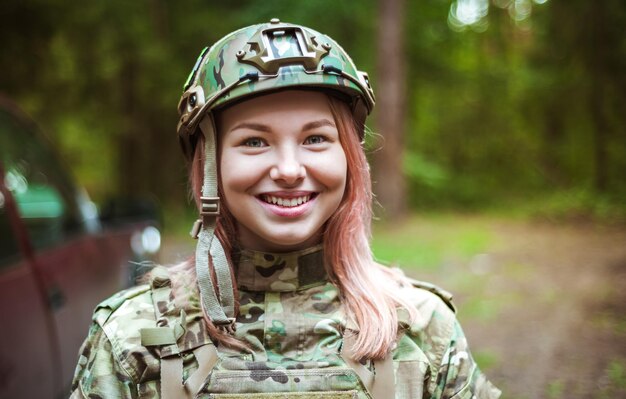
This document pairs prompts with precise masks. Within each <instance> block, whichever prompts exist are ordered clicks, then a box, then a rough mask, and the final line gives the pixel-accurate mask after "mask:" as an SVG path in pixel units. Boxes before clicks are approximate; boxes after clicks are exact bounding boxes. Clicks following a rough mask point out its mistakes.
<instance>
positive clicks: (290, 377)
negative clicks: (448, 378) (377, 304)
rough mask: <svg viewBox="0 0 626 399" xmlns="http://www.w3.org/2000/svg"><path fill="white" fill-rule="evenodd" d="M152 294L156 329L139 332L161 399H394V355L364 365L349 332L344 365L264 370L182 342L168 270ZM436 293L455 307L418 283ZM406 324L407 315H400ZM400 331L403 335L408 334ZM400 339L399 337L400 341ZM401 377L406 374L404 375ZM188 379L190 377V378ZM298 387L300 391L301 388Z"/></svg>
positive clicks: (208, 345) (157, 277)
mask: <svg viewBox="0 0 626 399" xmlns="http://www.w3.org/2000/svg"><path fill="white" fill-rule="evenodd" d="M152 276H153V277H152V280H151V283H150V284H151V292H152V299H153V305H154V311H155V315H156V325H157V327H154V328H143V329H141V330H140V333H141V343H142V345H143V346H145V347H150V348H151V349H152V350H154V351H155V352H156V353H157V354H158V357H159V358H160V395H161V397H162V398H165V399H171V398H216V399H235V398H298V399H313V398H315V399H326V398H328V399H330V398H335V399H344V398H345V399H348V398H351V399H356V398H358V399H366V398H367V399H389V398H394V397H395V393H394V392H395V380H396V378H395V376H394V362H393V360H392V357H391V354H390V355H388V356H387V358H386V359H384V360H382V361H374V362H369V363H367V362H366V363H365V364H362V363H360V362H358V361H355V360H354V359H353V356H352V353H351V352H350V348H352V347H353V341H354V339H355V335H354V334H352V333H349V331H350V326H347V329H346V331H347V332H346V333H345V335H344V338H343V344H342V345H341V347H340V348H339V350H338V353H337V355H338V357H339V358H340V359H341V360H342V362H341V363H338V364H336V365H333V366H330V367H323V368H308V367H306V368H305V367H287V368H285V369H281V370H272V369H264V368H263V367H259V366H258V365H255V364H254V363H253V362H247V361H246V359H245V356H244V358H242V357H241V356H228V354H224V353H222V351H220V350H218V348H216V346H215V345H214V344H213V343H212V342H211V340H210V339H208V337H207V338H206V339H197V340H193V339H191V340H189V339H183V337H184V336H185V335H186V334H190V332H188V331H186V327H187V326H188V323H187V321H186V315H185V312H184V310H180V309H177V308H176V306H175V304H174V301H173V300H172V297H173V296H172V288H171V282H170V279H169V277H168V272H167V269H165V268H161V267H159V268H156V269H154V271H153V274H152ZM414 284H415V285H418V286H420V288H424V289H427V290H428V291H432V292H435V293H437V295H439V296H441V298H442V299H444V301H445V302H446V303H447V304H449V306H451V302H450V301H449V299H450V298H449V294H447V293H445V292H444V291H441V290H439V289H437V287H435V286H431V285H428V284H423V283H420V282H414ZM399 317H400V318H402V313H401V312H399ZM405 328H406V325H405V327H404V328H401V329H399V331H400V334H402V332H403V331H404V330H405ZM399 338H400V337H399ZM190 356H193V357H194V358H195V360H196V362H197V364H198V367H197V368H196V369H195V370H194V371H193V372H192V373H190V374H189V373H187V372H186V370H184V362H185V359H189V357H190ZM399 372H402V371H401V370H399ZM187 374H189V375H187ZM296 385H297V386H296Z"/></svg>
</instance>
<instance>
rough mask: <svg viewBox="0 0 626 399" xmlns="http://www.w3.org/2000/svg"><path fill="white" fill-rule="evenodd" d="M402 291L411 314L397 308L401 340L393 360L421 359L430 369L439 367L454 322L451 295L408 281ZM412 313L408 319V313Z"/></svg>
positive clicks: (426, 283)
mask: <svg viewBox="0 0 626 399" xmlns="http://www.w3.org/2000/svg"><path fill="white" fill-rule="evenodd" d="M407 281H408V282H409V284H407V285H405V286H404V287H403V288H402V291H403V297H404V299H405V300H406V302H408V304H409V305H411V307H412V309H411V311H407V310H406V309H403V308H400V309H398V319H399V322H400V328H401V331H402V333H403V334H402V337H401V338H400V341H399V342H398V343H399V345H398V351H399V353H397V354H396V356H395V357H396V358H398V359H405V360H421V361H424V362H426V363H428V364H429V365H430V366H431V367H432V368H437V367H439V365H440V364H441V362H442V360H443V358H444V355H445V352H446V350H447V348H448V347H449V345H450V342H451V340H452V339H453V336H454V333H455V325H456V324H457V323H458V322H457V319H456V314H455V307H454V304H453V302H452V294H450V293H449V292H448V291H446V290H444V289H442V288H440V287H438V286H436V285H434V284H431V283H428V282H424V281H418V280H413V279H408V278H407ZM411 312H413V313H414V317H413V318H412V319H411V318H410V316H409V313H411Z"/></svg>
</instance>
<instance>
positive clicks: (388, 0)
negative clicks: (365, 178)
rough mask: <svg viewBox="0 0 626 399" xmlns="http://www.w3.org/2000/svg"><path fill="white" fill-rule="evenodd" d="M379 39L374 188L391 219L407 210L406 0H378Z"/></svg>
mask: <svg viewBox="0 0 626 399" xmlns="http://www.w3.org/2000/svg"><path fill="white" fill-rule="evenodd" d="M378 7H379V15H380V20H379V31H378V43H377V46H378V48H377V50H378V51H377V55H378V70H377V72H378V73H377V75H378V76H377V78H378V79H377V87H375V88H374V89H375V90H376V92H377V104H376V106H377V113H376V115H377V126H376V129H377V131H378V133H379V134H380V135H381V136H382V138H381V139H380V141H379V142H378V143H376V151H375V152H374V167H375V168H374V191H375V193H376V196H377V199H378V201H379V203H380V204H381V205H382V207H383V208H384V214H385V216H386V217H387V218H388V219H397V218H399V217H401V216H402V215H403V214H404V213H406V209H407V190H406V181H405V176H404V171H403V165H402V163H403V160H404V157H403V141H404V140H403V136H404V129H405V108H406V105H405V103H406V90H405V88H406V77H405V62H406V52H405V48H404V41H403V25H404V21H403V17H404V9H405V1H404V0H379V2H378Z"/></svg>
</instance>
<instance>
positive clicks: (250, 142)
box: [243, 137, 266, 148]
mask: <svg viewBox="0 0 626 399" xmlns="http://www.w3.org/2000/svg"><path fill="white" fill-rule="evenodd" d="M243 145H245V146H246V147H255V148H258V147H265V145H266V144H265V141H263V140H262V139H260V138H258V137H252V138H249V139H247V140H246V141H245V142H244V143H243Z"/></svg>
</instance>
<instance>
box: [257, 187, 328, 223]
mask: <svg viewBox="0 0 626 399" xmlns="http://www.w3.org/2000/svg"><path fill="white" fill-rule="evenodd" d="M318 194H319V193H317V192H314V191H271V192H264V193H262V194H260V195H257V196H255V197H254V198H255V199H256V200H257V201H258V202H259V203H260V204H261V206H262V207H263V208H264V209H265V210H267V211H268V212H270V213H272V214H274V215H276V216H280V217H285V218H296V217H299V216H302V215H304V214H305V213H307V212H308V211H309V210H310V209H311V208H312V207H313V203H314V202H315V201H316V200H317V196H318ZM263 195H273V196H276V197H281V198H297V197H303V196H306V195H310V196H311V199H309V201H308V202H305V203H303V204H300V205H297V206H291V207H285V206H280V205H275V204H270V203H267V202H265V201H263V200H262V199H261V198H259V197H261V196H263Z"/></svg>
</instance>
